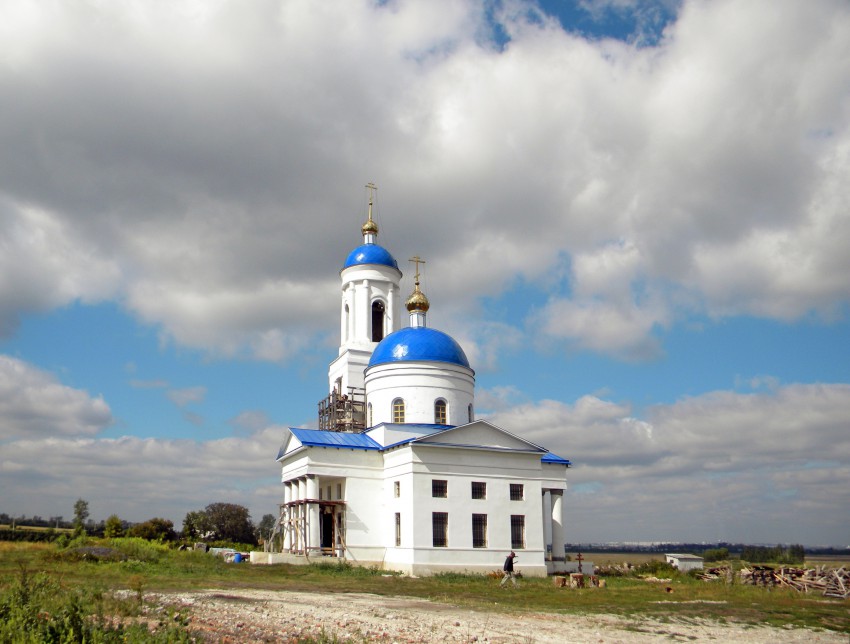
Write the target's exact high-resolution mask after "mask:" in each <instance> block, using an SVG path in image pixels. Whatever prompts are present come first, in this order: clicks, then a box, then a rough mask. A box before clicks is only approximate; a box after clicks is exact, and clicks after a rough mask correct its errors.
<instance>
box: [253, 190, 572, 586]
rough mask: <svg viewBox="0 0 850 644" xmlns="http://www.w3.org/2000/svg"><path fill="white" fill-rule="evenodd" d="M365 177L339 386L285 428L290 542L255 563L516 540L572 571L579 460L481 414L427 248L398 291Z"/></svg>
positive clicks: (492, 565)
mask: <svg viewBox="0 0 850 644" xmlns="http://www.w3.org/2000/svg"><path fill="white" fill-rule="evenodd" d="M369 188H370V199H369V211H368V216H367V221H366V223H365V224H363V226H362V234H363V243H362V244H361V245H360V246H358V247H357V248H355V249H354V250H353V251H352V252H351V253H350V254H349V255H348V258H347V259H346V260H345V264H344V265H343V267H342V270H341V272H340V277H341V281H342V297H341V299H340V346H339V355H338V357H337V358H336V359H335V360H334V361H333V362H331V364H330V368H329V370H328V380H329V390H330V393H329V395H328V396H327V398H325V399H324V400H323V401H321V402H320V403H319V427H318V429H299V428H294V427H293V428H289V429H288V430H287V431H286V434H285V436H284V439H283V444H282V446H281V448H280V452H279V454H278V457H277V461H278V462H279V463H280V465H281V468H282V481H283V486H284V489H283V503H282V504H281V506H280V520H279V523H278V527H277V530H278V533H277V534H276V535H275V538H274V539H272V543H273V544H277V545H276V547H273V548H272V549H275V550H279V551H280V552H279V553H256V555H257V561H258V562H259V561H260V560H262V561H265V562H268V563H272V562H276V561H290V562H292V561H316V560H319V558H321V557H334V558H338V559H339V560H345V561H350V562H352V563H355V564H357V565H367V566H378V567H380V568H383V569H387V570H398V571H402V572H404V573H407V574H413V575H429V574H434V573H437V572H443V571H457V572H461V571H467V572H489V571H492V570H494V569H500V568H501V565H502V562H503V561H504V558H505V556H506V555H507V554H508V553H509V552H510V551H511V550H513V551H515V552H516V553H517V569H518V570H520V571H522V573H523V574H524V575H531V576H544V575H546V574H547V573H551V572H553V571H555V570H561V569H563V566H564V564H563V562H564V542H565V535H564V505H563V495H564V491H565V490H566V488H567V482H566V474H567V468H568V467H569V466H570V462H569V461H568V460H567V459H565V458H561V457H560V456H556V455H554V454H551V453H550V452H548V451H547V450H546V449H545V448H544V447H541V446H540V445H535V444H534V443H532V442H530V441H527V440H525V439H524V438H522V437H521V436H517V435H515V434H512V433H510V432H507V431H505V430H503V429H500V428H498V427H496V426H495V425H493V424H491V423H489V422H487V421H486V420H476V419H475V404H474V402H475V401H474V396H475V392H474V388H475V372H474V371H473V370H472V368H471V367H470V365H469V361H468V360H467V357H466V355H465V354H464V351H463V349H462V348H461V346H460V345H459V344H458V343H457V342H456V341H455V340H454V339H453V338H451V337H450V336H449V335H447V334H445V333H443V332H441V331H438V330H436V329H432V328H430V327H428V325H427V320H426V318H427V313H428V309H429V306H430V305H429V302H428V298H426V297H425V295H424V293H423V292H422V290H421V289H420V280H419V263H420V262H421V260H419V258H413V260H411V261H414V262H416V275H415V286H414V289H413V293H412V294H411V295H410V297H408V298H407V300H406V301H404V302H403V301H402V298H401V296H400V293H399V283H400V280H401V277H402V273H401V271H400V270H399V268H398V264H397V262H396V260H395V259H394V258H393V256H392V255H391V254H390V253H389V252H388V251H387V250H386V249H385V248H383V247H381V246H380V245H378V244H377V241H376V240H377V236H378V226H377V224H376V223H375V221H374V220H373V218H372V206H373V200H372V198H371V194H372V193H371V190H372V188H373V186H371V184H370V186H369ZM402 305H404V308H406V310H407V313H408V315H407V316H404V314H403V313H402ZM252 560H254V559H253V558H252Z"/></svg>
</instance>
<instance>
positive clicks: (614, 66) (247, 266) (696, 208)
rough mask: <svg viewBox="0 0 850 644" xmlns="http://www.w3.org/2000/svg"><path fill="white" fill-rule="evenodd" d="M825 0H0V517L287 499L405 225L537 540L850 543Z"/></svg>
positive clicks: (848, 139) (849, 451)
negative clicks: (285, 467) (366, 229)
mask: <svg viewBox="0 0 850 644" xmlns="http://www.w3.org/2000/svg"><path fill="white" fill-rule="evenodd" d="M848 177H850V5H848V3H847V2H846V1H845V0H799V1H792V0H750V1H748V2H734V1H727V0H714V1H712V2H702V1H685V2H681V3H680V2H678V1H677V0H651V1H648V2H647V1H643V2H637V1H636V0H560V1H558V0H548V1H543V0H492V1H480V0H479V1H474V0H468V1H462V0H452V1H448V0H447V1H445V2H433V1H431V0H421V1H416V0H388V1H386V2H376V1H374V0H327V1H322V2H315V1H314V0H251V1H249V2H245V1H244V0H167V1H166V0H126V1H121V2H114V1H111V0H110V1H103V0H74V1H69V2H41V3H31V2H28V1H27V0H0V488H2V490H3V492H4V494H3V500H2V506H0V511H2V512H7V513H9V514H14V515H20V514H26V515H28V516H29V515H33V514H38V515H41V516H45V517H47V516H54V515H63V516H65V517H66V518H68V517H70V516H71V515H72V508H73V503H74V501H75V500H76V499H77V498H78V497H82V498H84V499H87V500H88V501H89V504H90V509H91V513H92V518H94V519H95V520H100V519H104V518H106V517H107V516H108V515H109V514H112V513H117V514H118V515H119V516H121V517H122V518H124V519H127V520H132V521H141V520H145V519H148V518H151V517H153V516H164V517H167V518H170V519H172V520H174V521H175V523H176V524H177V525H178V527H179V526H180V525H182V519H183V517H184V516H185V514H186V512H188V511H190V510H195V509H199V508H203V507H204V506H205V505H207V504H208V503H211V502H215V501H228V502H236V503H242V504H244V505H246V506H248V507H249V508H250V509H251V512H252V516H253V517H254V518H255V519H259V518H260V517H261V516H262V515H263V514H266V513H269V512H276V504H277V502H278V500H279V498H280V496H281V488H280V484H279V482H278V480H279V475H278V470H277V467H276V464H275V462H274V458H275V456H276V454H277V448H278V446H279V443H280V440H281V433H282V428H283V427H285V426H288V425H292V426H307V427H309V426H315V424H316V419H315V417H316V402H317V401H318V400H319V399H320V398H321V397H322V396H323V395H325V393H326V392H327V387H328V385H327V365H328V363H329V362H330V360H331V359H333V358H334V357H335V355H336V346H337V344H338V342H339V338H338V324H337V320H338V311H337V307H338V293H339V269H340V268H341V265H342V262H343V261H344V259H345V257H346V256H347V254H348V252H349V251H350V250H351V249H352V248H354V247H355V246H357V245H358V244H359V243H360V235H359V228H360V225H361V223H362V222H363V220H364V216H365V212H366V203H367V191H366V190H365V188H364V185H365V184H366V183H367V182H370V181H373V182H375V183H376V184H377V185H378V192H377V204H376V219H377V220H378V223H379V224H380V226H381V236H380V239H379V241H380V243H381V244H382V245H384V246H385V247H386V248H388V249H389V250H390V251H391V252H392V253H393V254H394V255H395V257H396V258H398V259H399V260H400V264H402V269H403V270H404V271H405V277H404V281H403V285H402V290H403V291H405V292H406V291H408V290H410V289H412V280H411V274H412V271H411V270H410V269H409V268H408V266H407V262H406V261H403V260H406V258H408V257H410V256H412V255H414V254H418V255H420V256H422V257H424V258H425V259H426V261H427V264H425V266H424V281H423V290H425V292H426V293H427V295H428V297H429V298H430V300H431V303H432V308H431V311H430V313H429V324H430V325H431V326H434V327H436V328H440V329H442V330H444V331H447V332H449V333H451V334H453V335H454V336H455V337H456V338H457V339H458V340H459V341H460V342H461V344H462V345H463V346H464V348H465V350H466V352H467V355H468V356H469V357H470V360H471V362H472V364H473V366H474V367H475V369H476V372H477V387H476V396H477V397H476V403H477V411H478V412H479V414H480V415H482V416H486V417H488V418H490V419H491V420H492V421H493V422H494V423H496V424H497V425H499V426H501V427H504V428H505V429H507V430H509V431H512V432H515V433H517V434H519V435H522V436H524V437H526V438H528V439H530V440H532V441H534V442H537V443H540V444H543V445H545V446H547V447H548V448H550V449H551V450H552V451H553V452H555V453H557V454H559V455H561V456H564V457H567V458H570V459H571V460H572V461H573V462H574V464H575V466H574V468H573V469H572V470H571V471H570V476H569V481H570V493H569V495H568V496H567V498H566V506H567V512H568V514H569V526H568V539H569V540H570V541H574V542H581V541H584V542H586V541H613V540H635V541H637V540H640V541H649V540H699V541H718V540H726V541H749V542H764V543H779V542H784V543H798V542H799V543H804V544H810V545H813V544H836V545H848V544H850V519H848V517H850V320H848V314H850V306H848V302H850V252H848V248H850V184H848Z"/></svg>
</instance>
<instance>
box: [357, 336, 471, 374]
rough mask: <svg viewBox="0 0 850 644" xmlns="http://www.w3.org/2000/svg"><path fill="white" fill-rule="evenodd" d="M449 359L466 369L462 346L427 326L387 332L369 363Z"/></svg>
mask: <svg viewBox="0 0 850 644" xmlns="http://www.w3.org/2000/svg"><path fill="white" fill-rule="evenodd" d="M417 361H422V362H449V363H453V364H458V365H461V366H463V367H467V368H469V360H467V359H466V354H465V353H464V352H463V349H462V348H461V346H460V345H459V344H458V343H457V342H456V341H455V340H454V338H452V337H451V336H450V335H448V334H446V333H443V332H442V331H437V330H436V329H429V328H428V327H422V326H420V327H407V328H405V329H399V330H398V331H395V332H393V333H390V334H389V335H388V336H387V337H386V338H384V339H383V340H381V341H380V342H379V343H378V346H377V347H375V350H374V351H373V352H372V357H371V358H370V360H369V366H370V367H372V366H374V365H378V364H385V363H388V362H417Z"/></svg>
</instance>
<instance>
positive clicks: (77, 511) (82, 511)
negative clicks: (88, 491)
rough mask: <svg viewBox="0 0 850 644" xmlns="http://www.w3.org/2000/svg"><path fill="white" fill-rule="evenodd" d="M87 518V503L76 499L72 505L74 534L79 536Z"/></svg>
mask: <svg viewBox="0 0 850 644" xmlns="http://www.w3.org/2000/svg"><path fill="white" fill-rule="evenodd" d="M88 518H89V502H88V501H84V500H83V499H77V502H76V503H74V534H81V533H82V532H83V531H84V529H85V526H86V520H88Z"/></svg>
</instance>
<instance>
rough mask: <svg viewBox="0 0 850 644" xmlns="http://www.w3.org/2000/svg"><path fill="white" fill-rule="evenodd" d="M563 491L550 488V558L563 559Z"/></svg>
mask: <svg viewBox="0 0 850 644" xmlns="http://www.w3.org/2000/svg"><path fill="white" fill-rule="evenodd" d="M564 536H565V535H564V492H563V491H562V490H552V559H553V560H555V561H563V560H564V555H565V554H566V553H565V551H564Z"/></svg>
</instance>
